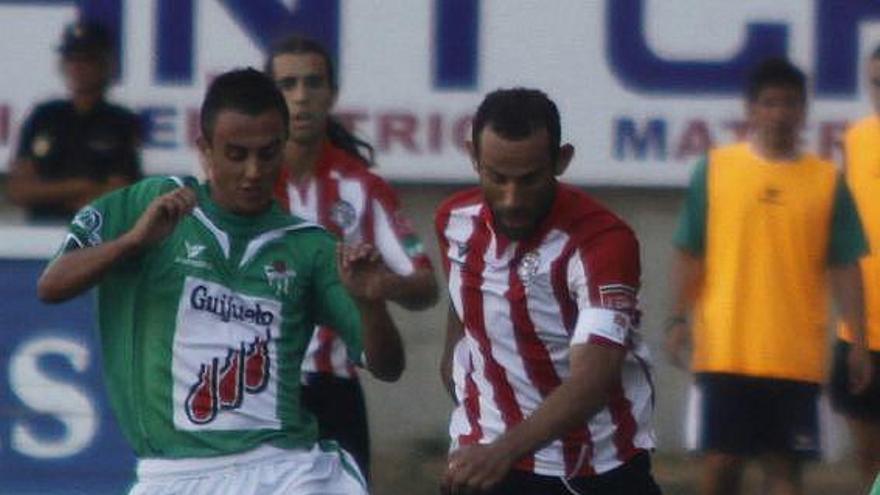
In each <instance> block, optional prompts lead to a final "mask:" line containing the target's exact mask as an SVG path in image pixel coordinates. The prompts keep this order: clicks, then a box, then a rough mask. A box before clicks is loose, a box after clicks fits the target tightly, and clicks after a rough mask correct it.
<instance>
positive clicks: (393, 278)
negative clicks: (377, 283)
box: [382, 266, 437, 311]
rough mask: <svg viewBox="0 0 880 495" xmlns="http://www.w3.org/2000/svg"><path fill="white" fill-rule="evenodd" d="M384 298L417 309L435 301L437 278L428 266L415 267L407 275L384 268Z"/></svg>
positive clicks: (431, 304) (410, 308) (407, 307)
mask: <svg viewBox="0 0 880 495" xmlns="http://www.w3.org/2000/svg"><path fill="white" fill-rule="evenodd" d="M382 293H383V294H384V297H385V299H388V300H389V301H394V302H396V303H397V304H399V305H401V306H403V307H404V308H406V309H409V310H412V311H417V310H420V309H427V308H430V307H431V306H433V305H434V304H436V303H437V279H436V278H435V277H434V270H432V269H431V268H430V267H426V266H425V267H417V268H416V269H415V271H414V272H413V273H411V274H409V275H398V274H396V273H394V272H392V271H391V270H388V269H387V268H386V270H385V274H384V276H383V281H382Z"/></svg>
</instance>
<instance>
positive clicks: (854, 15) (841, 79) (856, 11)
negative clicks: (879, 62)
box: [815, 0, 880, 96]
mask: <svg viewBox="0 0 880 495" xmlns="http://www.w3.org/2000/svg"><path fill="white" fill-rule="evenodd" d="M817 3H818V7H817V10H816V16H815V17H816V50H817V51H816V58H815V60H816V92H817V93H819V94H827V95H836V96H846V95H854V94H855V93H856V91H857V90H858V77H859V76H858V66H859V42H858V37H859V34H860V31H859V23H861V22H862V21H865V20H868V19H872V20H880V2H877V1H876V0H820V1H818V2H817ZM870 49H871V50H873V49H874V47H870Z"/></svg>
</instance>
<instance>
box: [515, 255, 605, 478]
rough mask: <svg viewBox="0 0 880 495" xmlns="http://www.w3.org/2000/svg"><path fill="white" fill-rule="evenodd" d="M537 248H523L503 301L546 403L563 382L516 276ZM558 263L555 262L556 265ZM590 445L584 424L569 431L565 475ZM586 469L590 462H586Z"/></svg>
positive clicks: (525, 362)
mask: <svg viewBox="0 0 880 495" xmlns="http://www.w3.org/2000/svg"><path fill="white" fill-rule="evenodd" d="M539 244H540V240H539V239H534V240H533V241H532V242H529V243H528V245H527V244H525V243H524V244H522V245H521V246H520V247H519V249H517V253H516V255H515V256H514V259H513V261H512V263H511V265H510V272H509V284H510V288H509V290H508V292H507V294H506V298H507V300H508V302H509V304H510V314H511V317H512V323H513V330H514V336H515V337H516V344H517V350H518V351H519V354H520V356H521V357H522V359H523V366H524V368H525V371H526V374H527V375H528V377H529V380H531V382H532V385H533V386H534V387H535V388H536V389H537V390H538V392H539V393H540V394H541V399H542V400H543V399H546V398H547V396H548V395H550V393H552V392H553V390H555V389H556V387H558V386H559V385H560V384H561V383H562V382H561V380H560V378H559V375H558V374H557V373H556V369H555V368H554V367H553V359H552V358H551V357H550V352H549V351H548V350H547V347H546V346H545V345H544V343H543V342H542V341H541V339H540V338H539V337H538V334H537V331H536V329H535V325H534V322H533V321H532V318H531V316H530V315H529V311H528V304H527V302H528V297H527V294H526V290H525V285H523V282H522V280H521V279H520V276H519V271H518V267H519V264H520V261H521V260H522V257H523V256H524V255H525V253H526V251H527V250H531V249H532V248H533V247H534V246H537V245H539ZM556 261H558V260H555V261H554V262H556ZM590 442H591V439H590V433H589V430H588V429H587V426H586V424H584V426H583V427H579V428H577V429H575V430H572V431H570V432H569V433H567V434H566V435H565V436H563V438H562V454H563V458H564V459H565V472H566V473H572V472H573V471H575V470H576V469H578V461H579V458H580V456H581V450H582V447H583V446H584V445H585V444H589V443H590ZM585 462H586V464H587V465H588V466H589V458H587V459H586V460H585Z"/></svg>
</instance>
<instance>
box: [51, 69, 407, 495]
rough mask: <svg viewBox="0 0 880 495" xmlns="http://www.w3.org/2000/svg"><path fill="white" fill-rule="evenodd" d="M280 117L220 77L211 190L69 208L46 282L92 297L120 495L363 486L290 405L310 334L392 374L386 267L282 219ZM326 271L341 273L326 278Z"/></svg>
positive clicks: (250, 88) (172, 183)
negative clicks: (118, 455) (378, 291)
mask: <svg viewBox="0 0 880 495" xmlns="http://www.w3.org/2000/svg"><path fill="white" fill-rule="evenodd" d="M288 126H289V117H288V112H287V107H286V105H285V102H284V99H283V97H282V95H281V94H280V93H279V92H278V91H277V90H276V89H275V85H274V83H273V82H272V81H271V80H270V79H268V78H267V77H266V76H264V75H262V74H261V73H259V72H257V71H255V70H253V69H246V70H239V71H233V72H229V73H226V74H223V75H221V76H219V77H218V78H216V79H215V80H214V81H213V82H212V84H211V86H210V87H209V89H208V93H207V96H206V97H205V101H204V103H203V105H202V110H201V131H202V137H201V138H200V139H199V142H198V145H199V150H200V153H201V158H202V163H203V165H204V167H205V172H206V176H207V179H208V180H207V183H206V184H204V185H200V184H198V183H197V182H196V181H195V180H193V179H191V178H187V179H179V178H173V177H163V178H152V179H147V180H145V181H142V182H140V183H138V184H135V185H133V186H130V187H128V188H125V189H122V190H119V191H117V192H114V193H111V194H110V195H107V196H104V197H102V198H99V199H98V200H96V201H95V202H93V203H92V204H91V205H89V206H87V207H86V208H84V209H83V210H81V211H80V212H79V213H78V214H77V215H76V217H75V218H74V220H73V221H72V223H71V226H70V233H69V234H68V236H67V239H66V240H65V242H64V245H63V247H62V250H61V252H60V254H59V256H58V257H57V258H56V259H55V260H54V261H53V262H52V263H51V264H50V265H49V266H48V267H47V269H46V271H45V272H44V273H43V275H42V277H41V278H40V281H39V285H38V292H39V296H40V298H41V299H43V300H44V301H49V302H59V301H63V300H66V299H68V298H70V297H73V296H76V295H78V294H80V293H82V292H84V291H86V290H88V289H89V288H91V287H93V286H97V288H98V314H99V327H100V334H101V346H102V353H103V357H104V367H105V375H106V377H107V383H108V390H109V395H110V401H111V404H112V406H113V409H114V412H115V414H116V416H117V418H118V421H119V423H120V425H121V427H122V430H123V433H124V434H125V436H126V438H127V439H128V440H129V442H130V443H131V445H132V447H133V448H134V450H135V452H136V454H137V455H138V457H139V462H138V468H137V470H138V483H137V485H136V486H135V488H134V489H133V490H132V493H137V494H141V493H145V494H147V493H159V492H161V493H166V492H174V493H195V492H199V493H236V494H238V493H260V494H264V493H303V494H311V493H315V494H318V493H320V494H326V493H341V494H349V493H354V494H360V493H366V489H365V488H364V485H363V481H362V477H361V475H360V473H359V472H358V470H357V468H356V467H355V465H354V463H353V462H352V461H351V458H350V456H348V455H347V453H345V452H344V451H342V450H341V449H338V447H336V446H335V445H334V444H332V442H331V443H329V444H328V443H325V442H318V440H317V438H318V437H317V428H316V425H315V421H314V418H313V417H312V415H311V414H310V413H308V412H307V411H306V410H304V409H303V408H302V407H301V406H300V400H299V397H300V391H299V388H300V371H299V370H300V364H301V361H302V357H303V354H304V352H305V349H306V346H307V344H308V342H309V339H310V337H311V334H312V331H313V328H314V327H315V325H316V324H326V325H330V326H332V327H334V328H336V329H338V332H339V335H340V336H341V338H342V340H343V341H344V342H345V344H346V346H347V347H348V352H349V355H350V356H353V357H355V358H357V357H361V364H363V365H365V366H366V367H367V368H368V369H369V370H370V371H371V372H372V373H373V374H374V375H376V376H377V377H378V378H380V379H383V380H388V381H393V380H396V379H397V378H398V377H399V376H400V373H401V372H402V368H403V350H402V345H401V342H400V339H399V337H398V333H397V330H396V328H395V327H394V324H393V322H392V320H391V319H390V317H389V315H388V313H387V311H386V309H385V306H384V304H382V303H381V301H379V300H376V299H374V298H373V296H372V295H371V294H370V293H368V292H367V291H365V290H364V289H363V288H364V287H368V286H369V283H367V282H368V281H369V280H370V278H371V277H374V276H377V274H378V273H379V269H380V267H379V266H378V263H377V262H376V261H375V260H374V259H373V257H372V256H371V253H370V252H369V251H368V250H365V249H357V248H353V249H345V248H337V247H336V244H335V241H334V240H333V238H332V237H331V236H330V235H329V234H328V233H326V232H325V231H324V230H323V229H321V228H320V227H318V226H316V225H314V224H311V223H309V222H305V221H303V220H301V219H298V218H296V217H291V216H290V215H289V214H287V213H285V212H283V211H281V210H280V209H279V208H278V206H277V205H276V204H275V203H274V202H273V201H272V187H273V185H274V183H275V181H276V177H277V174H278V172H279V170H280V166H281V157H282V149H283V147H284V142H285V141H286V139H287V136H288ZM337 265H338V269H337Z"/></svg>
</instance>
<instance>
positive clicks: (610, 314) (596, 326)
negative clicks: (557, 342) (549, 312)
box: [571, 308, 632, 346]
mask: <svg viewBox="0 0 880 495" xmlns="http://www.w3.org/2000/svg"><path fill="white" fill-rule="evenodd" d="M630 318H631V317H630V316H629V315H628V314H626V313H624V312H621V311H615V310H613V309H606V308H584V309H582V310H581V312H580V315H578V320H577V324H576V325H575V327H574V332H572V335H571V344H572V345H574V344H586V343H588V342H593V341H599V342H604V343H609V344H617V345H620V346H625V345H626V340H627V338H628V337H629V331H630V328H631V326H632V322H631V319H630Z"/></svg>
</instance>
